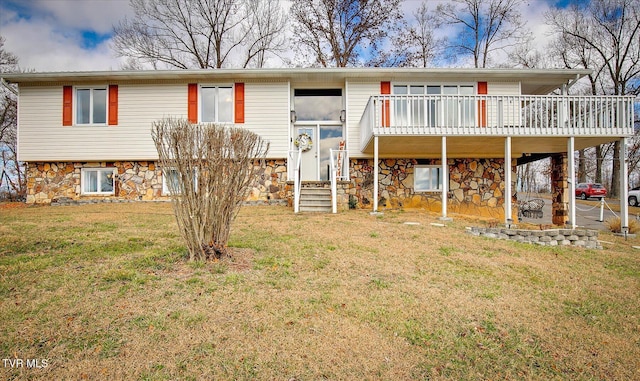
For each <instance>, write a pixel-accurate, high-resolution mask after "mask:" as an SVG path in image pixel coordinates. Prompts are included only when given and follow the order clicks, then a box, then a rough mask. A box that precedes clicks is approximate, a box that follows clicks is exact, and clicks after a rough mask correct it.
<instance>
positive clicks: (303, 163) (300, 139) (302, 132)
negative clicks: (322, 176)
mask: <svg viewBox="0 0 640 381" xmlns="http://www.w3.org/2000/svg"><path fill="white" fill-rule="evenodd" d="M317 129H318V127H317V126H314V125H309V126H296V127H295V131H296V132H295V135H294V139H295V143H294V145H296V146H297V148H300V149H302V159H301V160H300V179H301V180H302V181H314V180H318V144H317V143H318V142H317V141H316V136H318V134H317V133H316V132H317Z"/></svg>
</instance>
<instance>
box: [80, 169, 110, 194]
mask: <svg viewBox="0 0 640 381" xmlns="http://www.w3.org/2000/svg"><path fill="white" fill-rule="evenodd" d="M81 174H82V175H81V178H80V180H81V183H82V184H81V188H82V194H98V195H110V194H113V193H114V177H115V176H114V174H115V170H114V169H113V168H82V173H81Z"/></svg>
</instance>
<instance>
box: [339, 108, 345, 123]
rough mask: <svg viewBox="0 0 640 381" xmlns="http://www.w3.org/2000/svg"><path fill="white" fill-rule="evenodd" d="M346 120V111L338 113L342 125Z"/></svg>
mask: <svg viewBox="0 0 640 381" xmlns="http://www.w3.org/2000/svg"><path fill="white" fill-rule="evenodd" d="M346 120H347V110H341V111H340V121H341V122H342V123H344V122H345V121H346Z"/></svg>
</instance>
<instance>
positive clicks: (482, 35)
mask: <svg viewBox="0 0 640 381" xmlns="http://www.w3.org/2000/svg"><path fill="white" fill-rule="evenodd" d="M522 3H523V0H453V1H452V2H450V3H446V4H439V5H438V7H437V8H436V14H437V16H438V19H439V20H440V23H441V24H448V25H452V26H456V27H459V28H460V30H459V32H458V34H457V35H456V37H455V38H451V39H450V41H452V43H451V44H450V45H449V48H450V49H452V50H453V51H454V52H455V53H461V54H464V55H471V56H472V57H473V64H474V67H483V68H484V67H487V66H489V65H490V64H491V57H493V56H494V53H495V52H496V51H498V50H506V49H508V48H511V47H513V46H516V45H517V44H519V43H520V42H521V41H522V40H523V38H524V36H525V23H524V21H523V20H522V17H521V15H520V12H519V10H518V6H519V5H520V4H522Z"/></svg>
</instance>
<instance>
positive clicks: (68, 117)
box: [62, 86, 73, 126]
mask: <svg viewBox="0 0 640 381" xmlns="http://www.w3.org/2000/svg"><path fill="white" fill-rule="evenodd" d="M62 125H63V126H71V125H73V87H72V86H63V87H62Z"/></svg>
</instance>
